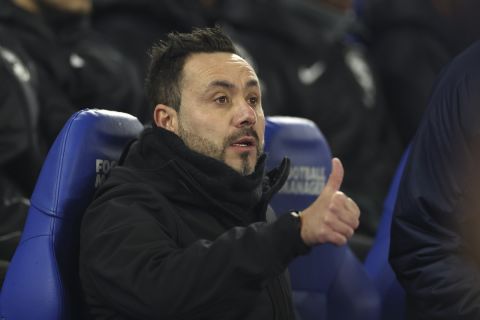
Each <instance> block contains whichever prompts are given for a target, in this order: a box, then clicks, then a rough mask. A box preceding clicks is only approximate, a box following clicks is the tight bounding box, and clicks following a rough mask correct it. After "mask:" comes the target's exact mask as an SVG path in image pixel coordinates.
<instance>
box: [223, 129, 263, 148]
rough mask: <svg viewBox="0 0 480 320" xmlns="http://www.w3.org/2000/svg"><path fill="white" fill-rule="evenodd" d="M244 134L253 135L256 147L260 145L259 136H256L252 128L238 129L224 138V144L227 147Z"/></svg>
mask: <svg viewBox="0 0 480 320" xmlns="http://www.w3.org/2000/svg"><path fill="white" fill-rule="evenodd" d="M244 136H250V137H253V138H254V139H255V142H256V145H257V148H259V147H260V138H259V137H258V134H257V132H256V131H255V130H253V128H242V129H240V130H239V131H237V132H235V133H233V134H231V135H230V136H228V137H227V138H226V139H225V143H224V146H225V147H227V146H229V145H231V144H232V143H234V142H235V141H237V140H238V139H240V138H242V137H244Z"/></svg>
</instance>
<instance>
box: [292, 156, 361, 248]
mask: <svg viewBox="0 0 480 320" xmlns="http://www.w3.org/2000/svg"><path fill="white" fill-rule="evenodd" d="M342 181H343V166H342V163H341V162H340V160H339V159H338V158H333V159H332V173H331V174H330V177H329V179H328V182H327V184H326V185H325V187H324V188H323V190H322V193H321V194H320V195H319V196H318V198H317V199H316V200H315V202H313V203H312V204H311V205H310V206H309V207H308V208H306V209H305V210H303V211H302V213H301V219H302V227H301V230H300V235H301V237H302V239H303V241H304V242H305V244H307V245H309V246H314V245H317V244H322V243H327V242H329V243H333V244H336V245H344V244H346V243H347V240H348V239H349V238H350V237H352V235H353V232H354V230H355V229H356V228H357V227H358V225H359V217H360V209H359V208H358V206H357V204H356V203H355V202H354V201H353V200H352V199H351V198H349V197H347V196H346V195H345V194H344V193H343V192H341V191H339V190H340V186H341V185H342Z"/></svg>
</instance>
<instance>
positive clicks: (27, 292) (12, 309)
mask: <svg viewBox="0 0 480 320" xmlns="http://www.w3.org/2000/svg"><path fill="white" fill-rule="evenodd" d="M142 129H143V126H142V124H141V123H140V122H139V121H138V119H137V118H135V117H133V116H131V115H128V114H125V113H120V112H114V111H107V110H94V109H91V110H90V109H85V110H82V111H79V112H77V113H75V114H74V115H73V116H72V117H71V118H70V119H69V120H68V121H67V123H66V124H65V126H64V128H63V129H62V131H61V132H60V134H59V135H58V137H57V138H56V140H55V142H54V143H53V145H52V147H51V149H50V151H49V153H48V155H47V158H46V160H45V162H44V164H43V167H42V170H41V173H40V176H39V178H38V180H37V183H36V185H35V190H34V192H33V194H32V197H31V207H30V210H29V212H28V217H27V221H26V224H25V227H24V230H23V233H22V238H21V241H20V244H19V246H18V247H17V249H16V251H15V255H14V257H13V259H12V261H11V263H10V266H9V269H8V271H7V275H6V278H5V281H4V284H3V288H2V291H1V296H0V315H1V316H0V318H1V319H15V320H23V319H48V320H61V319H78V318H80V314H81V307H80V305H81V303H80V301H81V298H80V287H79V280H78V246H79V229H80V221H81V218H82V214H83V212H84V211H85V209H86V207H87V206H88V204H89V203H90V201H91V199H92V197H93V194H94V191H95V189H96V187H98V186H99V185H100V184H101V182H102V181H103V180H104V179H105V177H106V175H107V174H108V172H109V170H110V169H111V168H112V166H114V165H115V163H116V161H118V159H119V157H120V155H121V152H122V150H123V148H124V147H125V146H126V145H127V143H128V142H129V141H130V140H131V139H133V138H135V137H136V136H137V135H138V134H139V133H140V132H141V130H142Z"/></svg>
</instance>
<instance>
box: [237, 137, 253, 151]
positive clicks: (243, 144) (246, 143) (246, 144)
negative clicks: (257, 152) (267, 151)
mask: <svg viewBox="0 0 480 320" xmlns="http://www.w3.org/2000/svg"><path fill="white" fill-rule="evenodd" d="M231 146H232V147H237V148H247V149H248V148H256V147H257V141H256V140H255V138H254V137H251V136H244V137H241V138H240V139H238V140H236V141H234V142H233V143H232V144H231Z"/></svg>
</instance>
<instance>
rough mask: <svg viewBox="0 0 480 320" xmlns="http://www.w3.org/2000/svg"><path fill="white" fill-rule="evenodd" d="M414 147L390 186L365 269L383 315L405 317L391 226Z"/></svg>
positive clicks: (396, 319)
mask: <svg viewBox="0 0 480 320" xmlns="http://www.w3.org/2000/svg"><path fill="white" fill-rule="evenodd" d="M409 150H410V149H409V148H408V149H407V150H406V151H405V152H404V154H403V156H402V159H401V160H400V163H399V165H398V167H397V171H396V172H395V176H394V177H393V180H392V183H391V185H390V190H389V191H388V195H387V197H386V198H385V201H384V203H383V212H382V218H381V220H380V224H379V225H378V229H377V235H376V237H375V242H374V243H373V246H372V248H371V249H370V252H369V253H368V256H367V258H366V259H365V269H366V270H367V273H368V275H369V276H370V278H371V279H372V281H373V282H374V284H375V286H376V287H377V289H378V291H379V293H380V297H381V299H382V300H381V304H382V319H388V320H404V319H406V318H405V312H406V309H405V292H404V290H403V288H402V287H401V286H400V283H399V282H398V281H397V278H396V277H395V273H394V272H393V270H392V267H391V266H390V264H389V262H388V252H389V248H390V226H391V224H392V217H393V211H394V209H395V202H396V200H397V193H398V187H399V186H400V181H401V178H402V174H403V169H404V168H405V164H406V162H407V158H408V154H409V152H410V151H409Z"/></svg>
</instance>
